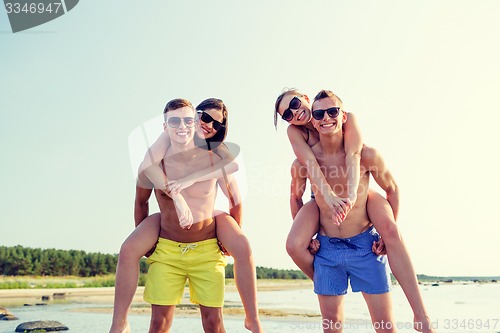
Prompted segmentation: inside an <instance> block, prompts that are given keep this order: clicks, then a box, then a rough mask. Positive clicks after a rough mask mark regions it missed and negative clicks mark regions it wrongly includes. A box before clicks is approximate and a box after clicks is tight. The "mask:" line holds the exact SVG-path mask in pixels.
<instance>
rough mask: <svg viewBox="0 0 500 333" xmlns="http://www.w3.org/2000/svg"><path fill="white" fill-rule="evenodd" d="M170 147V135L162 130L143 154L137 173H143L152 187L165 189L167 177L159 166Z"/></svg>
mask: <svg viewBox="0 0 500 333" xmlns="http://www.w3.org/2000/svg"><path fill="white" fill-rule="evenodd" d="M169 147H170V137H169V136H168V134H167V133H165V132H162V133H161V134H160V136H159V137H158V139H156V141H155V142H154V143H153V144H152V145H151V147H149V149H148V151H147V152H146V154H145V155H144V159H143V161H142V162H141V164H140V166H139V170H138V174H139V175H141V174H144V175H146V176H147V177H148V179H149V180H150V181H151V182H152V183H153V185H154V187H155V188H157V189H161V190H162V191H164V192H165V191H166V185H167V181H168V179H167V178H166V176H165V173H164V172H163V170H162V169H161V167H160V162H161V160H162V159H163V158H164V157H165V154H166V152H167V150H168V148H169Z"/></svg>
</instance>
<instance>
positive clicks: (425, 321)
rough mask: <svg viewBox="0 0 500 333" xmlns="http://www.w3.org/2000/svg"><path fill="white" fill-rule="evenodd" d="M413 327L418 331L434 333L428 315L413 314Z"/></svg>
mask: <svg viewBox="0 0 500 333" xmlns="http://www.w3.org/2000/svg"><path fill="white" fill-rule="evenodd" d="M413 328H414V329H415V330H416V331H418V332H423V333H435V331H434V329H433V327H432V323H431V320H430V319H429V317H428V316H423V317H419V316H415V317H414V318H413Z"/></svg>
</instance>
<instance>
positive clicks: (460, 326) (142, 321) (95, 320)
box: [0, 283, 500, 333]
mask: <svg viewBox="0 0 500 333" xmlns="http://www.w3.org/2000/svg"><path fill="white" fill-rule="evenodd" d="M420 288H421V292H422V296H423V298H424V302H425V304H426V307H427V310H428V313H429V315H430V317H431V321H432V323H433V326H434V328H435V329H436V332H453V333H472V332H484V333H491V332H492V333H497V332H500V283H467V284H458V283H449V284H446V283H442V284H440V285H439V286H432V285H430V284H429V285H421V286H420ZM258 298H259V306H260V308H262V309H270V310H287V311H290V312H293V313H304V314H309V315H312V316H308V315H304V316H289V317H280V318H276V317H273V318H272V319H271V318H267V317H262V318H261V320H262V323H263V326H264V329H265V331H266V332H268V333H294V332H304V333H305V332H310V333H316V332H323V327H324V326H325V325H327V326H328V325H331V323H328V322H325V321H323V320H322V319H321V317H318V316H317V315H318V314H319V313H320V312H319V306H318V300H317V297H316V295H315V294H314V293H313V291H312V290H311V289H309V288H308V289H294V290H281V291H260V292H259V293H258ZM239 302H240V300H239V296H238V294H237V293H235V292H227V293H226V303H230V304H233V303H239ZM392 302H393V310H394V315H395V319H396V322H395V323H394V325H396V328H397V331H398V332H415V331H414V330H413V329H412V327H413V324H412V319H413V315H412V312H411V309H410V307H409V305H408V302H407V300H406V298H405V296H404V294H403V292H402V290H401V288H400V287H399V286H397V285H396V286H393V290H392ZM2 306H3V305H2V300H1V299H0V307H2ZM86 307H88V308H92V309H95V308H100V307H102V308H108V309H109V307H110V305H107V304H102V303H100V304H89V303H68V302H66V303H56V302H54V303H49V304H48V305H46V306H22V305H20V306H9V307H8V310H9V311H10V312H12V313H14V314H15V315H16V316H17V317H18V318H19V320H18V321H0V333H12V332H15V328H16V327H17V325H19V324H20V323H22V322H26V321H33V320H57V321H59V322H61V323H62V324H64V325H66V326H68V327H69V328H70V330H69V331H68V332H81V333H84V332H85V333H93V332H96V333H98V332H108V330H109V327H110V323H111V314H110V313H109V312H107V311H104V313H101V312H83V311H80V309H82V308H86ZM344 313H345V323H344V332H355V333H366V332H375V329H374V327H373V325H372V324H371V321H370V316H369V313H368V309H367V307H366V304H365V302H364V299H363V296H362V295H361V294H360V293H352V292H350V291H349V293H348V294H347V295H346V296H345V300H344ZM129 320H130V324H131V328H132V332H148V328H149V321H150V316H149V315H148V314H140V315H130V316H129ZM224 326H225V328H226V331H227V332H228V333H233V332H234V333H239V332H241V333H243V332H248V331H247V330H245V328H244V327H243V318H241V317H227V318H225V319H224ZM171 332H173V333H175V332H179V333H189V332H193V333H196V332H203V329H202V326H201V319H200V318H198V317H180V316H179V317H176V318H174V323H173V326H172V330H171Z"/></svg>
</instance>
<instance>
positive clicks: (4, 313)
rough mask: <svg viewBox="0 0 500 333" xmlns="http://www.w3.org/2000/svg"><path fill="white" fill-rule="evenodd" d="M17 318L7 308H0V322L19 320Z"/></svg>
mask: <svg viewBox="0 0 500 333" xmlns="http://www.w3.org/2000/svg"><path fill="white" fill-rule="evenodd" d="M18 319H19V318H17V317H16V316H14V315H13V314H12V313H10V312H9V310H7V309H5V308H0V320H18Z"/></svg>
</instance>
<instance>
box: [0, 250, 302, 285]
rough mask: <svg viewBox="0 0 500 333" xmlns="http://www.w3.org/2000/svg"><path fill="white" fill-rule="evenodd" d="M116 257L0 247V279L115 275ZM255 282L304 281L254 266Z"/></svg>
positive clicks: (290, 272)
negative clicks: (260, 280) (271, 280)
mask: <svg viewBox="0 0 500 333" xmlns="http://www.w3.org/2000/svg"><path fill="white" fill-rule="evenodd" d="M117 262H118V255H117V254H104V253H86V252H85V251H79V250H57V249H39V248H35V249H34V248H28V247H23V246H21V245H17V246H9V247H8V246H0V275H8V276H19V275H20V276H24V275H35V276H65V275H71V276H80V277H90V276H98V275H106V274H114V273H115V270H116V264H117ZM140 271H141V273H143V274H144V273H147V271H148V266H147V264H146V259H145V258H142V259H141V261H140ZM226 277H227V278H234V272H233V265H231V264H229V265H227V267H226ZM257 278H258V279H306V278H307V277H306V276H305V274H304V273H302V272H301V271H299V270H292V269H275V268H268V267H260V266H257Z"/></svg>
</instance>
